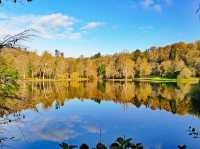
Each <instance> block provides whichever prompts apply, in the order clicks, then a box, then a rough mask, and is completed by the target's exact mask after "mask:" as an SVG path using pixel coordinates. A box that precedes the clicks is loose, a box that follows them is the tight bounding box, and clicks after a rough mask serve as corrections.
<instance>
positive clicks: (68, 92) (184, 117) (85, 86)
mask: <svg viewBox="0 0 200 149" xmlns="http://www.w3.org/2000/svg"><path fill="white" fill-rule="evenodd" d="M17 95H18V97H21V98H19V99H2V100H0V116H1V118H0V138H5V137H6V138H12V137H15V138H16V139H17V141H15V143H12V142H10V141H9V143H8V145H10V144H11V145H13V146H14V148H21V149H25V148H44V147H45V148H59V146H58V144H59V143H61V142H63V141H67V143H69V144H81V143H89V145H90V146H95V144H96V143H97V141H98V140H99V130H100V129H101V132H102V139H103V141H104V142H105V143H107V145H108V144H110V143H111V142H112V141H113V140H114V139H116V137H118V136H122V135H125V136H127V137H132V138H133V139H136V142H142V143H144V148H149V149H151V148H163V149H165V148H176V147H177V145H178V144H187V146H189V147H193V148H194V147H196V146H198V145H200V143H197V142H192V140H190V139H192V137H190V136H189V137H188V132H187V130H186V128H188V126H189V125H192V126H193V127H194V128H196V130H197V129H198V128H197V126H198V124H200V122H199V115H200V101H199V99H200V98H199V95H200V85H192V84H178V85H177V84H150V83H113V82H62V83H61V82H32V83H31V82H29V83H25V82H24V83H21V86H20V90H19V92H18V93H17ZM77 99H79V100H77ZM122 109H123V110H122ZM193 116H195V117H196V118H194V117H193ZM191 123H192V124H191ZM193 127H192V128H193ZM1 129H2V130H1ZM195 132H196V131H195ZM177 138H178V139H177ZM169 142H170V143H169Z"/></svg>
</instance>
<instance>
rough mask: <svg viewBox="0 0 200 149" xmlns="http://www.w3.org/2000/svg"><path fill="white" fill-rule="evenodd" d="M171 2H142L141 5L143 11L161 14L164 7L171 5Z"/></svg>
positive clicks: (147, 0)
mask: <svg viewBox="0 0 200 149" xmlns="http://www.w3.org/2000/svg"><path fill="white" fill-rule="evenodd" d="M171 4H172V0H142V2H141V5H142V7H143V8H145V9H152V10H154V11H156V12H161V11H162V8H163V6H164V5H171Z"/></svg>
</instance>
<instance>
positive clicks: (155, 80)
mask: <svg viewBox="0 0 200 149" xmlns="http://www.w3.org/2000/svg"><path fill="white" fill-rule="evenodd" d="M18 81H28V82H64V81H66V82H82V81H83V82H85V81H88V82H89V81H94V80H90V79H88V78H81V79H19V80H18ZM96 81H98V79H97V80H96ZM102 81H109V82H149V83H177V82H181V83H188V82H189V83H199V82H200V78H189V79H176V78H159V77H152V78H151V77H149V78H133V79H103V80H102Z"/></svg>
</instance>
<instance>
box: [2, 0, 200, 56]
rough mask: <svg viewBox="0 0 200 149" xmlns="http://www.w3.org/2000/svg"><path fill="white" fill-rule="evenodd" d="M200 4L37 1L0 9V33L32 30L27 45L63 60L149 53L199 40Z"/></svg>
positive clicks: (184, 0)
mask: <svg viewBox="0 0 200 149" xmlns="http://www.w3.org/2000/svg"><path fill="white" fill-rule="evenodd" d="M198 3H200V0H33V2H32V3H28V4H26V3H18V4H11V3H9V2H5V3H3V4H2V5H0V35H1V36H4V35H6V34H13V33H17V32H20V31H22V30H24V29H28V28H33V29H35V30H37V31H38V37H37V38H35V39H34V40H32V41H30V42H28V43H26V45H27V46H28V47H30V49H32V50H36V51H38V52H39V53H41V52H42V51H44V50H48V51H50V52H52V53H53V51H54V49H58V50H60V51H63V52H64V53H65V56H67V57H68V56H70V57H71V56H72V57H79V56H80V55H82V54H83V55H85V56H89V55H93V54H94V53H96V52H101V53H103V54H112V53H116V52H120V51H123V50H129V51H132V50H135V49H142V50H145V49H147V48H149V47H151V46H163V45H166V44H170V43H174V42H178V41H185V42H192V41H195V40H198V39H200V20H199V19H198V17H197V16H196V15H195V9H197V5H198Z"/></svg>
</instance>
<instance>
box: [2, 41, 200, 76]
mask: <svg viewBox="0 0 200 149" xmlns="http://www.w3.org/2000/svg"><path fill="white" fill-rule="evenodd" d="M0 56H1V57H2V59H4V63H6V65H7V66H9V67H10V68H13V69H16V70H17V72H18V73H19V76H20V78H21V79H28V78H32V79H33V78H35V79H36V78H37V79H77V78H86V79H97V78H101V79H131V78H134V77H135V78H139V77H140V78H141V77H154V76H156V77H166V78H190V77H200V41H196V42H194V43H184V42H179V43H175V44H172V45H167V46H165V47H151V48H149V49H147V50H145V51H141V50H135V51H133V52H121V53H116V54H113V55H106V56H102V55H101V54H100V53H97V54H95V55H94V56H91V57H83V56H81V57H80V58H65V57H64V53H63V52H60V51H59V50H55V55H52V54H50V53H48V52H47V51H45V52H44V53H43V54H42V55H41V56H39V55H38V54H37V53H36V52H30V51H27V50H24V49H17V48H3V49H1V53H0Z"/></svg>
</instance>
